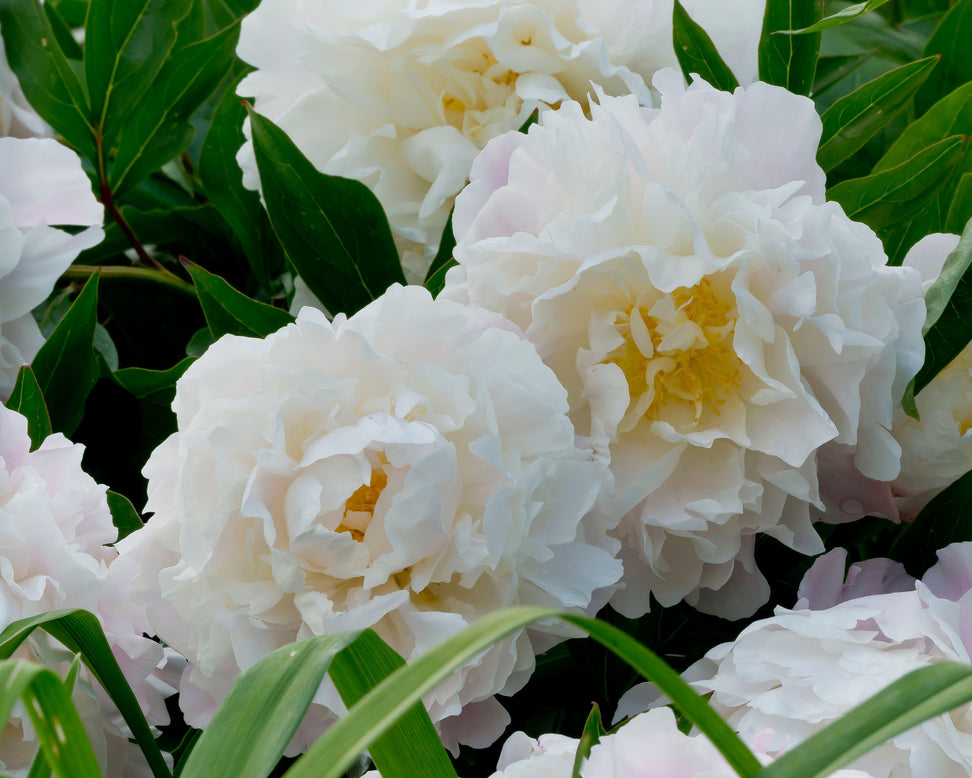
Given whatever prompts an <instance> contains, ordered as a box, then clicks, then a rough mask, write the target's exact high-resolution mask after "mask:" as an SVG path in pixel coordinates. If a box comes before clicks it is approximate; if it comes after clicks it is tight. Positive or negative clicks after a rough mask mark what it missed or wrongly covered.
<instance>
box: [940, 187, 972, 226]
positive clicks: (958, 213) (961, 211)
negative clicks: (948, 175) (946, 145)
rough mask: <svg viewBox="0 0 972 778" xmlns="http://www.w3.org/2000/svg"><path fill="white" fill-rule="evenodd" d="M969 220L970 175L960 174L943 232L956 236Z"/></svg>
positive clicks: (971, 215) (971, 210) (971, 214)
mask: <svg viewBox="0 0 972 778" xmlns="http://www.w3.org/2000/svg"><path fill="white" fill-rule="evenodd" d="M969 219H972V173H962V176H961V177H960V178H959V181H958V185H957V186H956V187H955V194H954V195H953V196H952V204H951V205H950V206H949V209H948V215H947V216H946V217H945V226H944V227H943V229H944V231H945V232H951V233H953V234H957V233H960V232H962V230H963V229H964V228H965V225H966V224H968V221H969Z"/></svg>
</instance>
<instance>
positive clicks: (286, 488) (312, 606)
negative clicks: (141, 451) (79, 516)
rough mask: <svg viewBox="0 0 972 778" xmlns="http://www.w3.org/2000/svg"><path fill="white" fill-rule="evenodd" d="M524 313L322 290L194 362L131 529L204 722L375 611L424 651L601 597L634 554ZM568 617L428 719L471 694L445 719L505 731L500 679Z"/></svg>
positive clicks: (160, 623) (477, 668)
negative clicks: (518, 613)
mask: <svg viewBox="0 0 972 778" xmlns="http://www.w3.org/2000/svg"><path fill="white" fill-rule="evenodd" d="M514 330H515V328H513V327H512V326H511V325H510V324H509V323H508V322H505V321H503V320H502V319H500V317H498V316H496V315H495V314H492V313H488V312H484V311H478V310H476V309H473V308H469V307H464V306H460V305H457V304H455V303H450V302H446V301H436V302H433V300H432V299H431V296H430V295H429V294H428V292H426V291H425V290H424V289H421V288H417V287H407V288H402V287H397V286H396V287H392V288H391V289H390V290H388V292H386V293H385V294H384V295H383V296H382V297H381V298H379V299H378V300H376V301H375V302H374V303H372V304H371V305H369V306H367V307H366V308H364V309H363V310H361V311H359V312H358V313H357V314H355V315H354V316H352V317H351V318H350V319H346V318H345V317H344V316H338V317H337V318H335V320H334V322H333V323H331V322H328V321H327V319H325V317H324V315H323V314H322V313H321V312H320V311H317V310H315V309H311V308H305V309H304V310H303V311H302V312H301V314H300V316H298V319H297V322H296V323H295V324H293V325H290V326H288V327H286V328H284V329H282V330H280V331H279V332H277V333H275V334H273V335H271V336H269V337H268V338H266V339H264V340H257V339H252V338H239V337H229V336H228V337H225V338H223V339H221V340H220V341H218V342H217V343H216V344H215V345H213V346H212V347H211V348H210V349H209V350H208V351H207V352H206V354H205V355H204V357H203V358H201V359H200V360H199V361H197V362H196V363H195V364H194V365H193V366H192V367H190V369H189V370H188V371H187V372H186V374H185V375H184V376H183V377H182V379H181V380H180V381H179V384H178V388H177V392H176V399H175V402H174V406H173V407H174V409H175V411H176V415H177V418H178V425H179V430H178V432H176V433H175V434H173V435H172V436H171V437H170V438H169V439H168V440H167V441H166V442H165V443H163V445H162V446H160V447H159V448H158V449H157V450H156V451H155V453H154V454H153V455H152V457H151V459H150V460H149V462H148V464H147V465H146V468H145V474H146V475H147V477H148V479H149V502H148V509H149V510H151V511H154V513H155V515H154V517H153V518H152V519H151V520H150V521H149V523H148V524H147V526H146V527H145V528H144V529H143V530H140V531H139V532H137V533H134V534H133V535H131V536H129V537H128V538H126V539H125V540H124V541H123V542H121V543H120V544H119V548H120V549H121V552H122V556H123V557H127V558H128V559H129V560H130V561H132V562H135V563H137V565H138V566H139V568H140V569H141V573H140V575H139V578H138V579H137V581H136V590H137V591H136V594H137V595H138V596H139V597H140V598H141V599H142V600H143V601H144V602H146V604H147V606H148V613H149V618H150V619H151V621H152V624H153V626H154V627H155V628H156V630H157V633H158V634H159V635H160V636H161V637H163V639H164V640H165V641H166V642H167V643H169V644H170V645H172V646H173V647H175V648H176V649H178V650H179V651H180V652H182V653H183V654H184V655H185V656H186V657H188V658H189V660H190V662H191V663H192V665H191V669H190V671H189V672H188V673H187V675H186V677H185V682H186V683H185V684H184V685H183V688H182V705H183V709H184V710H185V711H186V714H187V720H188V721H189V722H190V723H192V724H194V725H195V726H202V725H204V724H205V723H206V722H207V721H208V719H209V718H210V717H211V716H212V713H213V712H214V710H215V706H216V704H217V703H219V702H220V701H221V700H222V699H223V697H224V696H225V694H226V693H227V691H228V689H229V686H230V684H231V683H232V682H233V680H234V679H235V678H236V676H237V675H238V674H239V672H240V671H241V670H243V669H246V668H247V667H249V666H250V665H251V664H253V663H254V662H256V661H257V660H258V659H260V658H262V657H263V656H265V655H266V654H267V653H269V652H270V651H271V650H273V649H275V648H277V647H279V646H282V645H285V644H287V643H289V642H291V641H293V640H295V639H298V640H299V639H302V638H306V637H310V636H314V635H322V634H327V633H331V632H337V631H341V630H351V629H362V628H365V627H373V628H374V629H375V630H376V631H377V632H378V634H379V635H381V637H382V638H383V639H385V640H386V641H387V642H388V643H389V644H390V645H391V646H392V647H393V648H395V649H396V650H397V651H398V652H399V653H400V654H402V655H403V656H405V657H406V658H408V657H414V656H416V655H418V654H420V653H422V652H424V651H426V650H427V649H429V648H430V647H432V646H434V645H435V644H437V643H439V642H440V641H442V640H443V639H444V638H446V637H448V636H449V635H451V634H453V633H455V632H457V631H459V630H460V629H462V628H463V627H465V626H466V625H468V624H469V623H471V622H472V621H473V620H475V619H476V618H478V617H479V616H481V615H483V614H485V613H488V612H490V611H494V610H497V609H499V608H502V607H504V606H508V605H514V604H535V605H545V606H552V607H556V608H568V609H573V610H576V611H585V610H587V611H589V610H594V609H596V608H598V607H600V606H601V605H602V604H603V603H604V601H606V599H607V595H608V594H609V591H610V590H609V587H612V586H613V585H614V584H615V583H616V582H617V580H618V578H619V576H620V573H621V565H620V563H619V562H618V561H617V559H615V554H616V551H617V547H618V543H617V541H616V540H613V539H612V538H610V537H609V536H608V534H607V530H608V529H609V528H610V526H609V524H608V522H607V520H606V517H605V515H604V514H603V513H601V512H600V511H599V510H598V509H597V503H598V501H599V500H600V499H601V493H602V490H603V488H604V486H605V483H606V478H605V476H606V472H605V469H604V468H603V466H602V465H600V464H599V463H597V462H595V461H593V459H592V457H591V456H590V453H589V452H585V451H582V450H580V449H577V448H575V447H574V435H573V428H572V426H571V424H570V422H569V421H568V420H567V417H566V414H565V412H566V410H567V401H566V395H565V393H564V390H563V389H562V388H561V387H560V385H559V384H558V383H557V380H556V378H555V377H554V375H553V373H551V372H550V370H549V369H548V368H547V367H545V366H544V365H543V363H542V362H541V361H540V359H539V358H538V357H537V354H536V351H535V350H534V349H533V347H532V345H531V344H530V343H529V342H527V341H525V340H523V339H522V336H521V335H520V334H518V333H517V332H515V331H514ZM214 486H215V487H216V488H214ZM602 590H604V591H602ZM565 634H566V633H565V628H564V627H563V626H562V625H561V626H558V625H556V624H553V625H541V624H538V625H536V626H535V627H534V628H532V629H531V630H530V631H529V632H522V633H520V634H517V635H514V636H512V637H511V638H509V639H507V640H505V641H503V642H502V643H499V644H497V645H495V646H494V647H493V648H491V649H490V650H489V651H487V652H486V654H485V655H484V656H482V657H480V658H479V659H477V660H476V661H475V662H472V663H470V664H469V665H467V666H465V667H464V668H463V669H462V671H461V672H460V673H459V674H458V675H457V676H455V677H454V678H452V679H451V680H450V681H448V682H447V683H445V684H444V685H442V686H441V687H439V688H438V689H437V690H436V691H435V693H434V694H432V695H431V696H430V697H429V698H427V700H426V702H427V705H428V707H429V710H430V713H431V715H432V718H433V720H435V721H442V720H443V719H446V718H448V717H454V716H456V715H457V714H458V713H459V712H460V710H461V709H463V708H466V707H470V708H471V709H472V710H473V711H474V713H472V714H471V715H472V718H473V719H474V720H475V721H476V722H477V723H476V724H475V726H474V727H472V728H471V729H470V728H468V727H467V728H463V726H462V724H461V721H460V723H459V724H456V723H455V722H451V723H449V722H447V723H444V724H443V733H444V735H445V737H446V739H447V740H449V741H453V740H455V739H458V740H461V741H462V742H470V741H471V742H472V743H477V742H481V743H482V744H483V745H486V744H488V743H489V742H492V741H493V740H495V738H496V737H498V736H499V734H500V732H501V731H502V728H503V727H504V726H505V724H506V722H507V720H508V718H507V717H506V715H505V713H504V712H503V711H502V709H501V708H500V707H499V705H498V704H497V703H495V701H493V700H492V699H491V698H492V696H493V695H495V694H497V693H503V694H511V693H513V692H515V691H516V690H518V689H519V688H520V687H521V686H522V685H523V684H524V683H525V681H526V679H527V678H528V677H529V675H530V673H531V672H532V670H533V665H534V653H535V652H536V651H538V650H544V649H546V648H547V647H548V646H550V645H552V644H553V643H555V642H557V641H559V640H560V639H562V638H563V637H564V636H565ZM316 702H317V703H318V705H319V706H322V707H319V708H317V712H316V715H318V716H319V717H321V718H322V719H323V720H324V721H326V720H327V716H326V715H325V713H326V710H330V711H332V712H337V713H339V712H342V711H343V707H342V705H341V702H340V699H339V698H338V697H337V695H336V692H335V690H334V689H333V687H331V686H330V685H325V687H322V690H321V693H320V694H319V695H318V697H317V699H316ZM477 704H478V705H477ZM467 715H470V714H469V712H468V711H467ZM309 729H310V730H313V731H308V732H306V733H305V735H306V737H308V738H312V737H315V736H317V735H319V734H320V726H318V728H317V729H314V727H313V726H309ZM304 744H305V743H304V742H298V743H295V744H294V748H297V749H299V748H300V747H301V745H304Z"/></svg>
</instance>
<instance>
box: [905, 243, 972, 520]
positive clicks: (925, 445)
mask: <svg viewBox="0 0 972 778" xmlns="http://www.w3.org/2000/svg"><path fill="white" fill-rule="evenodd" d="M958 241H959V236H958V235H945V234H941V233H937V234H934V235H928V236H926V237H925V238H922V239H921V240H920V241H918V243H916V244H915V245H914V247H912V249H911V251H909V252H908V255H907V256H906V257H905V260H904V264H905V265H908V266H911V267H914V268H916V269H917V270H918V271H919V272H920V273H921V276H922V279H923V281H924V287H925V288H926V290H927V288H928V287H929V286H930V285H931V284H932V283H933V282H934V281H935V279H936V278H938V275H939V274H940V273H941V270H942V266H943V265H944V264H945V259H946V258H947V257H948V255H949V254H950V253H951V252H952V251H953V250H954V249H955V247H956V245H958ZM915 404H916V405H917V407H918V413H919V416H920V417H921V420H920V421H919V420H918V419H913V418H911V417H910V416H907V415H906V414H905V413H904V411H902V410H900V409H898V411H897V413H896V414H895V423H894V437H895V439H896V440H897V441H898V443H899V444H900V445H901V475H899V476H898V477H897V478H896V479H895V480H894V482H893V483H892V484H891V490H892V493H893V495H894V498H895V499H896V501H897V504H898V508H899V511H900V514H901V516H902V518H904V519H906V520H910V519H913V518H914V517H915V516H917V515H918V513H919V512H920V511H921V509H922V508H924V507H925V505H927V504H928V502H929V501H930V500H931V499H932V498H933V497H934V496H935V495H937V494H938V493H939V492H940V491H942V489H944V488H945V487H946V486H948V485H949V484H951V483H952V482H953V481H955V480H956V479H958V478H959V477H960V476H963V475H965V473H967V472H968V471H969V470H972V431H970V429H972V346H966V348H965V349H964V350H963V351H962V352H961V353H960V354H959V355H958V356H957V357H955V359H954V360H952V362H951V363H950V364H949V365H948V366H947V367H945V369H944V370H942V371H941V372H940V373H939V374H938V375H937V376H935V377H934V378H933V379H932V380H931V381H930V382H929V383H928V384H927V385H926V386H925V387H924V388H923V389H922V390H921V391H920V392H919V393H918V395H917V396H916V397H915Z"/></svg>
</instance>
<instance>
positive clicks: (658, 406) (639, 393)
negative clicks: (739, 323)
mask: <svg viewBox="0 0 972 778" xmlns="http://www.w3.org/2000/svg"><path fill="white" fill-rule="evenodd" d="M733 308H734V306H733V305H732V304H730V303H727V302H725V301H724V300H722V299H720V298H719V296H718V295H717V294H716V291H715V289H713V285H712V282H711V280H710V279H708V278H704V279H702V281H701V282H699V283H698V284H696V285H695V286H692V287H680V288H678V289H676V290H675V291H674V292H672V294H671V295H668V296H665V297H662V298H660V299H658V300H656V301H654V302H653V303H652V304H651V305H650V307H647V306H646V305H643V304H642V302H641V300H639V301H637V302H635V304H634V305H633V306H632V307H631V309H630V310H629V311H628V312H627V313H620V314H619V315H618V319H617V321H616V323H615V326H616V327H617V330H618V333H619V334H620V335H621V336H622V337H623V338H624V343H623V344H622V345H621V346H619V347H618V348H616V349H615V350H614V351H612V352H611V353H610V354H608V356H607V361H608V362H613V363H614V364H616V365H617V366H618V367H620V368H621V369H622V370H623V371H624V374H625V377H626V378H627V379H628V389H629V391H630V393H631V403H630V405H629V407H628V414H627V416H628V417H629V418H628V419H626V421H629V423H630V426H633V425H634V423H636V422H637V420H638V419H641V418H647V419H652V420H655V419H659V418H661V417H662V416H663V415H666V416H667V415H668V413H670V412H671V411H672V409H673V408H674V407H677V406H687V407H688V408H690V409H691V413H692V418H693V420H694V421H695V422H696V423H698V422H699V421H701V419H702V414H703V412H704V411H705V409H706V408H711V409H712V410H713V411H714V412H715V413H716V414H718V413H719V406H721V405H722V404H724V403H725V401H726V399H727V398H728V396H729V394H730V392H731V390H732V389H733V388H734V387H737V386H739V384H740V381H741V380H742V376H741V372H740V367H741V362H740V360H739V357H738V356H736V353H735V351H733V348H732V333H733V330H734V328H735V325H736V319H735V315H734V310H733Z"/></svg>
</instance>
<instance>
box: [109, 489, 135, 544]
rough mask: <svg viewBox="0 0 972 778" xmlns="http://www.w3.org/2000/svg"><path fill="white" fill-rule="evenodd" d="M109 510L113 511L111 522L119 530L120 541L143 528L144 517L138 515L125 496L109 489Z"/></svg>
mask: <svg viewBox="0 0 972 778" xmlns="http://www.w3.org/2000/svg"><path fill="white" fill-rule="evenodd" d="M108 510H110V511H111V522H112V524H114V525H115V529H117V530H118V540H121V539H122V538H126V537H128V536H129V535H131V534H132V533H133V532H135V530H139V529H141V528H142V517H141V516H139V515H138V511H137V510H135V506H134V505H132V503H131V501H130V500H129V499H128V498H127V497H126V496H125V495H123V494H119V493H118V492H113V491H111V490H110V489H109V490H108ZM116 542H117V541H116Z"/></svg>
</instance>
